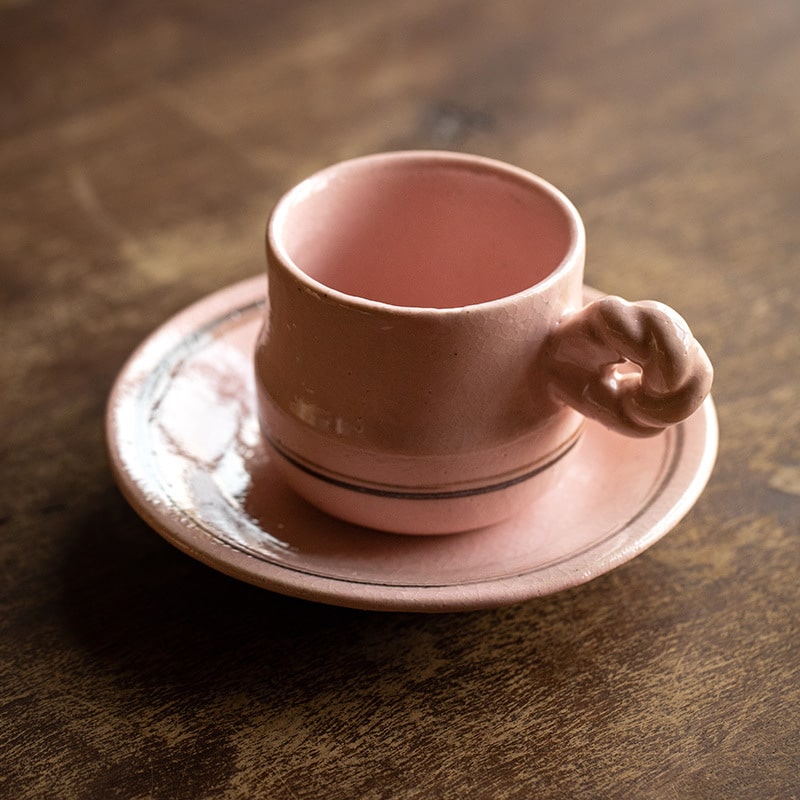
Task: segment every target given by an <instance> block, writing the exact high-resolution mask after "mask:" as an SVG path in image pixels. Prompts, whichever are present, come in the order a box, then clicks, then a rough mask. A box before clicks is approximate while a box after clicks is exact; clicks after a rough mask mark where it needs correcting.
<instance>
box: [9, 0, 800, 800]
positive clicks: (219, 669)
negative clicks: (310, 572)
mask: <svg viewBox="0 0 800 800" xmlns="http://www.w3.org/2000/svg"><path fill="white" fill-rule="evenodd" d="M0 136H1V137H2V138H1V139H0V337H1V338H0V368H1V370H2V371H1V372H0V381H1V382H0V425H1V426H2V427H1V428H0V430H1V431H2V435H1V438H0V448H1V450H0V682H1V683H0V796H2V797H4V798H6V797H7V798H14V799H15V800H23V799H24V798H112V797H123V798H169V799H174V798H240V797H256V796H258V797H270V798H315V799H316V798H389V797H402V798H453V797H470V798H484V797H485V798H525V799H529V798H534V797H535V798H539V797H541V798H554V799H558V798H564V799H565V800H566V799H567V798H640V799H644V800H648V799H650V798H652V799H653V800H661V799H662V798H667V799H668V798H747V799H748V800H756V799H758V798H781V800H785V799H787V798H798V797H800V779H799V778H798V777H797V773H798V771H800V703H799V702H798V701H799V700H800V657H799V653H800V647H799V646H798V645H800V636H799V635H798V633H799V631H800V623H799V622H798V616H799V614H800V597H799V595H800V589H799V588H798V587H799V586H800V581H799V578H800V525H799V523H798V517H799V516H800V513H799V512H800V441H799V440H800V436H799V434H800V388H799V384H800V379H799V372H800V368H799V367H798V360H799V359H798V356H800V323H799V322H798V317H799V316H800V300H799V299H798V298H799V297H800V286H799V285H798V267H800V4H798V3H797V2H796V1H795V0H759V2H752V0H670V2H649V1H646V2H642V1H641V0H609V1H608V2H602V3H578V2H569V1H568V0H558V1H557V2H556V0H541V1H540V2H519V1H518V0H492V2H486V1H485V0H438V2H437V1H436V0H434V2H431V1H430V0H426V2H420V1H418V0H407V1H406V2H403V3H376V2H369V1H368V0H342V2H327V3H323V2H289V1H286V2H277V1H276V2H251V1H249V0H233V2H226V3H217V2H213V0H192V2H188V0H169V2H161V1H160V0H158V2H157V1H156V0H138V1H137V2H133V0H127V1H126V2H119V3H112V2H102V0H72V2H60V3H59V2H55V0H3V1H2V2H0ZM417 147H425V148H446V149H455V150H465V151H471V152H477V153H481V154H484V155H488V156H494V157H498V158H501V159H503V160H506V161H510V162H512V163H515V164H519V165H521V166H523V167H525V168H528V169H531V170H533V171H534V172H537V173H539V174H541V175H543V176H544V177H546V178H548V179H550V180H551V181H553V182H554V183H556V184H557V185H558V186H560V187H561V188H563V189H564V190H565V191H566V192H567V193H568V194H569V195H570V196H571V197H572V198H573V199H574V201H575V202H576V204H577V205H578V207H579V209H580V211H581V212H582V214H583V216H584V218H585V220H586V224H587V228H588V237H589V261H588V269H587V279H588V281H589V282H590V283H591V284H593V285H595V286H597V287H599V288H601V289H604V290H607V291H613V292H617V293H620V294H623V295H626V296H628V297H630V298H642V297H655V298H658V299H661V300H664V301H666V302H668V303H670V304H673V305H675V306H676V307H677V308H678V309H679V310H680V311H681V312H682V314H683V315H684V316H685V317H686V318H687V319H688V320H689V322H690V324H691V325H692V327H693V328H694V330H695V332H696V333H697V334H698V336H699V337H700V338H701V340H702V341H703V342H704V344H705V345H706V348H707V349H708V351H709V353H710V355H711V357H712V359H713V361H714V362H715V365H716V368H717V379H716V384H715V388H714V394H715V398H716V401H717V404H718V409H719V413H720V422H721V437H722V438H721V449H720V456H719V462H718V465H717V467H716V470H715V472H714V475H713V477H712V479H711V482H710V485H709V487H708V489H707V491H706V493H705V494H704V495H703V496H702V498H701V499H700V501H699V503H698V504H697V506H696V507H695V508H694V510H693V511H692V512H691V513H690V514H689V516H688V517H687V518H686V519H685V520H684V521H683V522H682V523H681V524H680V525H679V526H678V527H677V529H676V530H674V531H673V532H672V533H671V534H670V535H669V536H668V537H667V538H666V539H664V540H663V541H662V542H660V543H659V544H658V545H657V546H655V547H654V548H652V549H651V550H650V551H648V552H647V553H645V554H644V555H643V556H641V557H640V558H637V559H636V560H634V561H633V562H631V563H629V564H627V565H626V566H624V567H622V568H620V569H618V570H616V571H615V572H613V573H611V574H608V575H606V576H604V577H601V578H599V579H596V580H594V581H592V582H591V583H589V584H587V585H585V586H581V587H579V588H576V589H573V590H571V591H567V592H563V593H561V594H559V595H556V596H552V597H548V598H544V599H541V600H536V601H531V602H528V603H523V604H520V605H518V606H514V607H511V608H506V609H502V610H497V611H487V612H480V613H469V614H462V615H459V614H453V615H441V616H422V615H413V614H395V615H391V614H379V613H364V612H356V611H349V610H344V609H337V608H329V607H324V606H320V605H314V604H310V603H305V602H301V601H296V600H292V599H288V598H283V597H281V596H278V595H274V594H271V593H269V592H265V591H260V590H257V589H255V588H251V587H249V586H246V585H243V584H240V583H237V582H235V581H233V580H231V579H228V578H226V577H224V576H222V575H220V574H217V573H215V572H213V571H212V570H210V569H208V568H206V567H204V566H201V565H200V564H198V563H195V562H194V561H192V560H191V559H190V558H188V557H186V556H184V555H182V554H180V553H178V552H177V551H175V550H173V549H172V548H171V547H169V546H168V545H167V544H165V543H164V542H163V541H162V540H161V539H160V538H159V537H158V536H157V535H155V534H154V533H153V532H151V531H150V530H149V529H148V528H147V527H146V526H145V525H144V524H143V523H142V522H140V521H139V519H138V518H137V516H136V515H135V514H134V512H133V511H132V510H131V509H130V508H129V507H128V506H127V505H126V504H125V502H124V501H123V499H122V498H121V496H120V494H119V493H118V492H117V490H116V489H115V487H114V486H113V483H112V480H111V477H110V474H109V471H108V468H107V464H106V459H105V455H104V443H103V432H102V415H103V410H104V404H105V401H106V397H107V393H108V390H109V388H110V386H111V383H112V381H113V379H114V376H115V374H116V372H117V371H118V370H119V368H120V366H121V365H122V362H123V360H124V359H125V358H126V356H127V355H128V354H129V353H130V351H131V350H132V349H133V348H134V346H135V345H136V344H137V343H138V342H139V341H140V340H141V339H142V338H143V337H144V336H145V335H146V334H147V333H148V332H149V331H150V330H152V329H153V328H154V327H155V326H156V325H158V324H159V323H160V322H162V321H163V320H165V319H166V318H167V317H169V316H170V315H171V314H173V313H174V312H176V311H178V310H179V309H181V308H182V307H183V306H185V305H186V304H188V303H190V302H191V301H194V300H196V299H198V298H200V297H201V296H203V295H204V294H206V293H207V292H210V291H212V290H214V289H218V288H221V287H223V286H226V285H227V284H229V283H232V282H233V281H236V280H237V279H240V278H244V277H248V276H251V275H254V274H257V273H259V272H260V271H261V269H262V262H263V255H262V237H263V227H264V220H265V217H266V214H267V212H268V210H269V209H270V207H271V205H272V204H273V203H274V202H275V200H276V199H277V198H278V196H279V195H280V194H281V193H282V192H283V191H284V190H285V189H287V188H288V187H289V186H291V185H292V184H293V183H294V182H295V181H297V180H298V179H299V178H301V177H303V176H305V175H306V174H308V173H309V172H310V171H312V170H313V169H315V168H317V167H320V166H322V165H325V164H329V163H331V162H333V161H336V160H339V159H341V158H344V157H347V156H352V155H357V154H362V153H365V152H372V151H377V150H386V149H396V148H417Z"/></svg>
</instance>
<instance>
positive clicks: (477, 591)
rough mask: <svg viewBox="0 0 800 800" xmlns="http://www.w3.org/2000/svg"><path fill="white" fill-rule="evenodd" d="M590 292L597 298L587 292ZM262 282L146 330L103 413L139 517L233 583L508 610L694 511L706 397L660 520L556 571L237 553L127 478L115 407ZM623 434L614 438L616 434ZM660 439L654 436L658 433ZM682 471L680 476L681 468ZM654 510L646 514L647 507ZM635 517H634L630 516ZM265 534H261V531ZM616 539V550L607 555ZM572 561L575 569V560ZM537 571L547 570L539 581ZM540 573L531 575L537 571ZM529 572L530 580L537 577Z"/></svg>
mask: <svg viewBox="0 0 800 800" xmlns="http://www.w3.org/2000/svg"><path fill="white" fill-rule="evenodd" d="M585 291H586V293H587V294H588V295H599V294H601V293H600V292H598V291H597V290H595V289H592V288H591V287H585ZM265 293H266V278H265V277H264V276H257V277H253V278H249V279H245V280H243V281H239V282H237V283H235V284H232V285H230V286H228V287H226V288H223V289H221V290H218V291H216V292H212V293H210V294H208V295H206V296H205V297H203V298H202V299H200V300H198V301H196V302H195V303H192V304H190V305H189V306H187V307H186V308H184V309H183V310H182V311H179V312H178V313H177V314H175V315H174V316H173V317H171V318H170V319H168V320H166V321H165V322H164V323H162V324H161V325H160V326H159V327H157V328H156V329H155V330H154V331H153V332H152V333H150V334H149V335H148V336H147V337H146V338H145V339H144V340H143V341H142V342H141V343H140V344H139V346H138V347H137V348H136V349H135V350H134V351H133V353H132V354H131V356H130V357H129V358H128V359H127V361H126V362H125V364H124V365H123V367H122V369H121V370H120V372H119V374H118V376H117V378H116V380H115V382H114V385H113V388H112V390H111V393H110V395H109V400H108V404H107V407H106V415H105V430H106V448H107V452H108V456H109V463H110V468H111V472H112V475H113V477H114V480H115V482H116V483H117V486H118V487H119V489H120V491H121V493H122V495H123V496H124V497H125V499H126V501H127V502H128V503H129V504H130V505H131V507H132V508H133V509H134V511H136V513H137V514H138V515H139V516H140V517H141V518H142V519H143V520H144V521H145V523H146V524H148V525H149V526H150V527H151V528H153V529H154V530H155V531H156V532H157V533H158V534H159V535H161V536H162V538H164V539H165V540H166V541H168V542H169V543H170V544H172V545H173V546H175V547H176V548H177V549H179V550H181V551H182V552H184V553H186V554H187V555H189V556H191V557H192V558H195V559H196V560H198V561H200V562H202V563H204V564H206V565H207V566H210V567H211V568H213V569H215V570H217V571H219V572H222V573H223V574H226V575H228V576H230V577H232V578H235V579H237V580H242V581H244V582H246V583H249V584H252V585H255V586H258V587H261V588H265V589H268V590H271V591H275V592H278V593H281V594H284V595H289V596H292V597H296V598H299V599H303V600H310V601H314V602H322V603H327V604H330V605H337V606H343V607H348V608H355V609H362V610H372V611H412V612H413V611H418V612H433V613H439V612H451V611H468V610H478V609H487V608H494V607H499V606H506V605H510V604H513V603H517V602H522V601H524V600H528V599H532V598H534V597H541V596H545V595H549V594H552V593H555V592H559V591H563V590H565V589H568V588H573V587H575V586H578V585H580V584H582V583H585V582H587V581H590V580H592V579H593V578H595V577H599V576H600V575H602V574H605V573H606V572H609V571H611V570H613V569H615V568H617V567H618V566H621V565H622V564H623V563H626V562H627V561H629V560H631V559H633V558H634V557H636V556H637V555H639V554H640V553H642V552H643V551H644V550H646V549H647V548H649V547H651V546H652V545H653V544H655V543H656V542H657V541H658V540H659V539H661V538H662V537H663V536H665V535H666V534H667V533H668V532H669V531H671V530H672V529H673V528H674V527H675V526H676V525H677V524H678V523H679V522H680V520H681V519H683V517H684V516H685V515H686V514H687V513H688V511H689V510H690V509H691V508H692V507H693V506H694V504H695V503H696V501H697V499H698V497H699V496H700V494H701V493H702V491H703V489H704V488H705V486H706V484H707V482H708V480H709V478H710V475H711V472H712V470H713V467H714V463H715V461H716V455H717V448H718V422H717V416H716V410H715V407H714V402H713V400H712V398H711V396H710V395H709V396H708V397H707V398H706V400H705V402H704V403H703V405H702V407H701V409H699V410H698V411H697V412H695V414H694V415H693V416H692V417H690V418H689V419H688V420H686V421H684V422H682V423H679V425H678V426H676V428H681V429H683V432H684V435H685V439H686V440H688V441H689V442H691V443H692V444H693V445H694V446H693V447H692V448H689V449H688V450H686V452H685V453H683V454H682V458H683V460H684V461H688V460H692V459H693V460H694V461H695V462H696V463H695V466H694V469H693V470H692V471H691V474H690V476H689V477H688V479H684V481H683V482H682V483H680V484H679V485H677V486H676V485H667V486H666V487H665V489H664V492H663V497H662V498H659V499H660V502H659V503H657V504H656V505H657V506H663V507H664V510H663V511H662V512H659V514H658V518H657V519H656V520H655V521H654V522H652V523H650V524H649V525H648V526H647V529H646V530H644V531H642V532H641V533H640V534H639V535H637V536H635V537H634V538H633V539H632V540H631V538H630V531H629V527H630V525H631V520H626V522H625V524H624V525H623V527H622V528H621V529H620V530H619V532H617V533H615V534H614V535H612V536H611V537H610V539H608V540H598V541H597V542H593V543H592V544H591V545H589V547H588V548H587V550H585V551H583V552H581V553H580V554H578V555H577V556H568V557H566V558H565V559H564V560H562V561H559V562H557V563H556V564H554V565H545V566H543V567H542V568H541V569H540V570H535V571H534V572H530V571H528V572H527V573H521V574H518V575H511V576H509V575H505V576H501V577H499V578H489V579H484V580H478V581H475V582H471V583H447V584H443V585H436V586H435V585H430V584H427V585H421V586H410V585H387V584H381V583H377V582H374V581H370V582H356V581H352V580H348V579H347V578H337V577H329V576H325V575H319V574H316V573H311V572H304V571H302V570H300V569H297V568H296V567H293V566H291V565H280V564H276V563H273V562H270V561H265V560H262V559H259V558H258V557H256V556H254V555H251V554H249V553H247V552H246V551H243V550H240V549H237V548H235V547H233V546H231V545H229V544H227V543H225V542H224V541H222V540H220V539H217V538H214V537H212V536H210V535H208V533H207V532H205V531H203V530H202V529H199V528H198V527H196V526H195V525H193V524H192V523H191V521H190V520H189V519H187V518H181V516H180V514H179V513H177V512H176V511H173V510H172V509H171V508H170V507H169V506H167V505H165V504H163V503H160V502H159V501H158V500H157V499H154V498H153V497H148V492H147V490H146V489H145V488H143V485H142V481H141V479H139V480H137V477H136V476H135V475H134V474H131V472H130V471H129V469H128V468H127V466H126V464H125V463H124V459H123V456H122V453H121V448H120V440H121V437H122V436H123V435H124V433H123V432H122V431H120V430H119V429H118V426H117V410H118V407H119V404H120V402H124V401H125V398H126V393H127V394H128V395H129V394H130V388H131V386H132V385H136V384H138V383H140V382H141V381H142V380H143V379H145V378H146V377H147V376H148V375H149V374H150V372H151V370H152V367H153V361H154V359H156V358H157V357H158V355H159V354H161V353H163V352H164V351H166V350H168V349H170V348H171V347H172V346H174V344H175V342H179V341H181V340H182V339H185V338H186V336H187V335H192V334H196V332H197V330H198V325H197V324H196V322H195V320H196V319H197V318H198V316H199V317H202V316H203V313H204V311H206V310H210V309H212V308H213V309H214V312H215V313H214V317H215V318H219V317H221V316H223V315H222V314H220V310H221V309H222V308H229V309H230V311H233V312H236V311H239V312H240V313H244V312H245V311H246V310H248V309H252V308H254V307H256V306H260V305H263V302H264V296H265ZM243 300H244V301H246V302H244V303H242V301H243ZM615 435H621V434H615ZM656 438H658V437H656ZM680 458H681V457H679V460H680ZM684 471H685V470H684ZM649 511H651V512H652V511H653V508H651V509H649ZM632 519H633V520H634V521H635V519H636V517H635V515H634V517H632ZM267 533H268V532H267ZM616 539H620V540H621V542H620V543H621V544H622V545H623V546H621V547H619V548H617V549H614V550H612V551H611V552H608V545H609V544H610V543H611V542H613V541H615V540H616ZM601 545H605V547H604V552H603V554H601V556H600V557H599V558H598V559H597V560H596V561H592V558H591V556H592V551H593V550H594V549H598V548H600V547H601ZM573 562H575V563H573ZM542 572H545V573H547V574H546V576H544V577H543V576H542V574H541V573H542ZM537 573H538V574H537ZM534 576H535V577H534Z"/></svg>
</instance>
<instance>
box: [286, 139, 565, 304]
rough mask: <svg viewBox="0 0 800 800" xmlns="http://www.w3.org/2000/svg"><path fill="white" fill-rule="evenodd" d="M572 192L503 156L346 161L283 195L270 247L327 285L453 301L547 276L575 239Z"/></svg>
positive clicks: (370, 295) (384, 297)
mask: <svg viewBox="0 0 800 800" xmlns="http://www.w3.org/2000/svg"><path fill="white" fill-rule="evenodd" d="M574 225H575V222H574V220H573V214H571V213H570V210H569V208H568V201H566V199H565V198H563V196H562V195H560V193H559V192H557V191H556V190H554V189H553V188H552V187H550V186H549V185H548V184H546V183H544V182H543V181H539V180H538V179H536V178H534V177H533V176H532V175H529V174H528V173H525V172H522V171H521V170H517V169H515V168H513V167H506V166H505V165H502V164H499V163H498V162H492V161H488V160H483V159H469V158H465V157H459V156H456V157H452V158H447V157H443V156H441V155H435V154H433V155H428V156H425V155H419V156H409V155H408V154H396V155H394V156H393V155H387V156H373V157H367V158H363V159H355V160H353V161H349V162H344V163H343V164H339V165H337V166H335V167H332V168H330V169H328V170H324V171H323V172H321V173H318V174H317V175H315V176H312V177H311V178H309V179H308V180H307V181H305V182H303V183H302V184H300V185H299V186H298V187H296V188H295V189H294V190H292V191H291V192H289V194H288V195H287V196H286V197H285V198H284V200H283V201H282V202H281V203H280V204H279V206H278V209H277V210H276V213H275V215H274V216H273V220H272V225H271V237H272V243H273V247H274V248H275V249H276V251H277V252H278V254H279V255H280V256H281V257H282V258H283V259H284V260H288V262H290V264H291V265H293V266H294V267H295V268H297V269H299V270H300V271H301V272H304V273H306V275H308V276H309V277H311V278H313V279H314V280H316V281H317V282H319V283H321V284H323V285H324V286H326V287H328V288H331V289H335V290H337V291H339V292H343V293H345V294H347V295H352V296H355V297H360V298H365V299H367V300H373V301H378V302H382V303H389V304H391V305H395V306H413V307H426V308H457V307H461V306H465V305H474V304H477V303H484V302H488V301H491V300H497V299H500V298H502V297H506V296H508V295H512V294H516V293H518V292H521V291H523V290H525V289H528V288H529V287H531V286H533V285H535V284H537V283H539V282H540V281H542V280H544V279H545V278H547V276H549V275H550V274H551V273H552V272H553V271H554V270H556V269H557V268H558V266H559V265H560V264H561V263H562V262H563V261H564V260H565V259H566V257H567V255H568V253H569V251H570V248H571V247H572V246H573V244H574V239H575V235H574Z"/></svg>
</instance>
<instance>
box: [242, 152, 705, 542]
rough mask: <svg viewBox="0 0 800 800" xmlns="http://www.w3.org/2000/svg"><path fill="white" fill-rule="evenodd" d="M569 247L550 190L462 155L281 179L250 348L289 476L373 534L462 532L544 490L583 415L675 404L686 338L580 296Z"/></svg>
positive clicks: (626, 423)
mask: <svg viewBox="0 0 800 800" xmlns="http://www.w3.org/2000/svg"><path fill="white" fill-rule="evenodd" d="M584 253H585V237H584V230H583V224H582V222H581V219H580V217H579V215H578V213H577V211H576V210H575V208H574V206H573V205H572V204H571V203H570V202H569V200H567V198H566V197H564V195H563V194H561V193H560V192H559V191H558V190H557V189H555V188H554V187H552V186H550V185H549V184H548V183H546V182H545V181H543V180H542V179H540V178H537V177H536V176H534V175H531V174H530V173H527V172H524V171H523V170H520V169H517V168H515V167H511V166H509V165H506V164H501V163H499V162H496V161H491V160H488V159H483V158H479V157H476V156H465V155H459V154H454V153H437V152H431V153H425V152H423V153H391V154H383V155H377V156H368V157H366V158H361V159H355V160H353V161H349V162H345V163H343V164H339V165H336V166H333V167H331V168H329V169H327V170H323V171H322V172H320V173H318V174H317V175H314V176H312V177H311V178H309V179H308V180H306V181H304V182H303V183H301V184H300V185H299V186H297V187H295V189H293V190H291V191H290V192H289V193H288V194H287V195H286V196H285V197H284V198H283V199H282V200H281V201H280V202H279V204H278V205H277V207H276V209H275V211H274V212H273V215H272V218H271V220H270V224H269V230H268V238H267V265H268V285H269V289H268V309H267V313H266V316H265V322H264V325H263V328H262V331H261V334H260V336H259V340H258V344H257V347H256V354H255V366H256V387H257V392H258V402H259V419H260V423H261V428H262V431H263V433H264V436H265V438H266V440H267V441H268V442H269V444H270V445H271V446H272V448H273V452H274V456H275V462H276V464H277V465H278V467H279V469H281V471H282V474H283V475H284V477H285V478H286V480H287V481H288V482H289V484H290V485H291V486H292V487H293V488H294V489H295V490H296V491H297V492H298V493H299V494H301V495H302V496H303V497H305V498H306V499H308V500H310V501H311V502H312V503H314V504H315V505H317V506H318V507H320V508H322V509H324V510H326V511H328V512H329V513H331V514H334V515H335V516H338V517H341V518H343V519H346V520H349V521H351V522H355V523H358V524H361V525H366V526H369V527H372V528H381V529H385V530H391V531H395V532H401V533H427V534H434V533H449V532H454V531H463V530H468V529H472V528H477V527H482V526H485V525H491V524H494V523H496V522H498V521H499V520H501V519H503V518H506V517H508V516H511V515H513V514H515V513H518V512H519V510H520V509H522V508H525V507H528V506H530V504H532V503H534V502H536V501H537V499H539V498H541V497H542V496H543V495H544V493H546V492H548V491H549V490H550V489H551V488H552V486H553V485H554V484H555V482H557V481H558V480H559V477H560V475H561V472H562V470H563V469H564V464H565V462H566V460H567V458H568V454H569V453H570V451H571V450H572V449H573V448H574V447H575V445H576V443H577V442H578V441H579V438H580V434H581V431H582V428H583V425H584V422H585V416H589V417H593V418H597V419H599V420H600V421H602V422H603V423H604V424H606V425H610V426H611V427H614V428H615V429H617V430H621V431H624V432H627V433H631V434H636V435H645V434H651V433H655V432H657V431H659V430H661V429H663V428H664V427H666V426H667V425H669V424H673V423H675V422H677V421H679V420H680V419H684V418H686V417H687V416H689V415H690V414H691V413H692V412H693V411H694V410H695V409H696V408H698V407H699V405H700V404H701V402H702V400H703V398H704V397H705V396H706V394H707V393H708V391H709V387H710V382H711V368H710V364H709V363H708V359H707V358H706V357H705V354H704V353H703V351H702V349H701V348H700V347H699V345H697V344H696V342H695V341H694V339H693V338H692V336H691V334H690V333H689V331H688V329H687V328H686V326H685V323H684V322H683V321H682V320H681V319H680V317H678V316H677V315H676V314H674V312H671V311H670V310H669V309H667V308H666V307H664V306H661V305H658V304H651V303H644V304H625V303H624V302H623V301H619V300H618V299H612V300H608V299H606V300H602V301H598V303H600V304H602V305H595V304H592V305H590V306H589V307H588V308H587V309H583V296H582V289H583V265H584ZM619 362H624V363H625V364H626V366H624V367H622V368H619V365H618V364H619ZM631 364H634V365H638V366H636V367H635V368H634V369H631V368H630V366H629V365H631ZM615 365H616V366H615Z"/></svg>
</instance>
